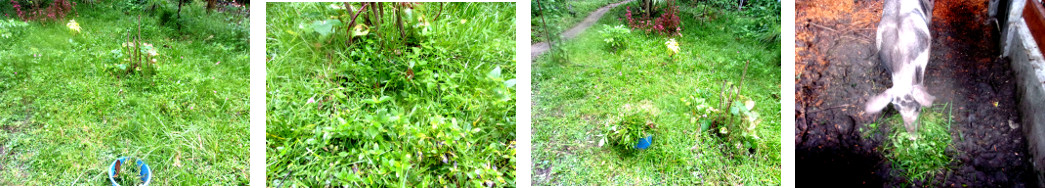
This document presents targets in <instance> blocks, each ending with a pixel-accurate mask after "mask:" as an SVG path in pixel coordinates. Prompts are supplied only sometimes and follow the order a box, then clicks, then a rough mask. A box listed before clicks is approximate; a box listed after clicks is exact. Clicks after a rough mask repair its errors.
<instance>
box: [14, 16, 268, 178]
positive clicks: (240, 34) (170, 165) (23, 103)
mask: <svg viewBox="0 0 1045 188" xmlns="http://www.w3.org/2000/svg"><path fill="white" fill-rule="evenodd" d="M111 4H116V3H111ZM203 7H204V5H202V4H191V5H186V7H185V10H183V12H182V17H183V18H182V19H183V20H182V22H181V23H182V24H183V25H182V29H181V31H179V30H177V29H175V28H173V27H171V26H160V25H159V21H158V18H157V17H155V16H152V14H151V13H144V15H143V16H142V25H141V28H142V29H141V30H142V31H141V33H142V42H145V43H150V44H153V45H154V46H155V48H156V51H157V53H158V55H157V56H154V57H153V58H155V59H156V62H157V63H156V64H155V74H154V75H151V76H148V75H145V74H138V73H132V74H126V73H125V72H122V71H114V67H116V66H119V64H126V62H127V60H126V56H123V55H125V53H124V52H122V51H120V50H123V49H124V48H123V47H122V46H121V44H123V43H124V42H128V41H127V40H125V39H126V37H127V32H129V31H132V28H134V29H133V30H134V31H135V32H137V27H138V24H137V23H138V21H137V20H138V15H137V14H133V15H125V14H124V11H120V10H119V8H115V7H114V6H111V5H109V3H101V2H99V3H94V4H81V5H78V6H77V12H78V13H79V14H78V15H74V14H70V16H69V19H75V20H76V22H78V23H79V26H80V27H81V28H82V31H81V32H80V33H75V32H73V31H71V30H70V28H69V27H67V26H66V23H67V22H68V19H66V20H62V21H56V22H43V23H41V22H37V21H31V22H29V23H28V24H27V25H24V26H14V27H12V26H10V25H7V26H6V27H3V26H0V33H2V32H5V31H6V32H8V33H9V34H11V35H10V36H8V37H0V185H90V186H103V185H110V183H109V180H108V179H107V175H106V173H107V171H108V167H109V165H110V163H112V161H113V160H115V159H116V158H117V157H121V156H130V157H134V158H139V159H142V160H144V161H145V162H147V163H148V164H149V166H150V167H151V168H152V173H153V178H152V182H151V184H150V185H246V184H247V183H248V179H249V176H250V175H249V169H248V160H247V159H248V158H249V156H248V155H249V154H248V148H249V137H248V135H249V133H248V127H249V124H248V115H247V111H248V109H249V107H248V100H247V99H248V93H249V89H248V75H249V71H248V70H249V62H248V59H249V57H248V53H247V52H248V50H249V47H248V46H247V43H248V42H247V37H246V36H247V35H246V31H247V30H246V28H247V27H248V25H249V23H248V21H247V20H248V19H247V18H246V17H245V16H244V15H243V14H234V13H224V12H217V13H210V14H206V13H205V10H204V9H203ZM168 8H174V7H168ZM0 20H3V21H0V22H6V23H8V24H11V23H22V22H21V21H17V18H12V17H0ZM219 62H220V63H219Z"/></svg>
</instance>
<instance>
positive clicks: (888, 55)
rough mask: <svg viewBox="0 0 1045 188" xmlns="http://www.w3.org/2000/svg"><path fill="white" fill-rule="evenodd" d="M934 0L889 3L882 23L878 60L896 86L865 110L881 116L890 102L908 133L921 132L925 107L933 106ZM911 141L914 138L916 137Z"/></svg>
mask: <svg viewBox="0 0 1045 188" xmlns="http://www.w3.org/2000/svg"><path fill="white" fill-rule="evenodd" d="M932 7H933V1H932V0H886V1H885V5H884V8H883V11H882V20H881V21H880V22H879V23H878V31H877V35H876V41H875V47H876V48H877V50H878V59H879V60H880V61H881V63H882V65H884V66H885V68H886V70H887V71H889V73H890V75H891V76H892V81H893V84H892V87H890V88H889V89H886V90H885V92H882V93H880V94H878V95H875V96H874V97H872V98H871V99H869V100H868V101H867V104H866V106H865V108H864V111H865V112H867V113H871V114H874V113H878V112H880V111H881V110H882V109H884V108H885V107H886V106H888V105H889V104H890V103H892V104H893V107H894V108H896V109H897V110H898V111H900V115H901V116H903V122H904V127H905V128H906V129H907V132H908V133H912V134H913V133H915V131H916V130H917V129H918V126H917V124H916V121H917V120H918V114H919V113H920V112H921V108H922V107H928V106H930V105H932V103H933V100H935V97H933V96H932V95H930V94H929V93H928V92H927V90H926V88H925V85H923V83H924V81H925V80H924V77H925V68H926V65H928V63H929V50H930V45H931V41H932V35H931V34H930V33H929V25H930V23H931V20H932ZM911 139H914V138H913V137H912V138H911Z"/></svg>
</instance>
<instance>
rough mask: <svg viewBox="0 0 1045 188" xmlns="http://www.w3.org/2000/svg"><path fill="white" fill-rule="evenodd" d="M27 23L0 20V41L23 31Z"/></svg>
mask: <svg viewBox="0 0 1045 188" xmlns="http://www.w3.org/2000/svg"><path fill="white" fill-rule="evenodd" d="M25 26H29V23H25V22H23V21H16V20H0V40H3V39H7V38H11V37H12V36H16V35H18V34H19V33H21V32H22V31H23V30H25Z"/></svg>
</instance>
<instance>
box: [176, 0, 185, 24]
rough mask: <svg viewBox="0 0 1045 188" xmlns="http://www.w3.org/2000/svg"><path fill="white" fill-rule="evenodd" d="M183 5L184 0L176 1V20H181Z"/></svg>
mask: <svg viewBox="0 0 1045 188" xmlns="http://www.w3.org/2000/svg"><path fill="white" fill-rule="evenodd" d="M183 4H185V0H178V19H181V5H183Z"/></svg>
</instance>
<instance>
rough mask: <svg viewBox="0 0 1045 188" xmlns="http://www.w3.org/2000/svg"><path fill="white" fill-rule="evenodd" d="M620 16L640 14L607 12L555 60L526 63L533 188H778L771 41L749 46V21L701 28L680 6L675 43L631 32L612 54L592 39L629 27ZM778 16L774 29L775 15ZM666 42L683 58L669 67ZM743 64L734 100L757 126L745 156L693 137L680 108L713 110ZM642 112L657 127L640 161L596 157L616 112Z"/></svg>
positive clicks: (608, 152) (744, 17)
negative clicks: (754, 116) (742, 102)
mask: <svg viewBox="0 0 1045 188" xmlns="http://www.w3.org/2000/svg"><path fill="white" fill-rule="evenodd" d="M766 2H768V1H766ZM772 3H776V2H775V1H773V2H772ZM628 6H631V7H632V9H633V10H634V8H635V7H637V6H638V4H637V2H632V3H628V4H624V5H621V6H619V7H618V8H615V9H614V10H611V11H610V13H607V14H606V16H605V17H603V18H602V19H601V20H600V21H599V22H598V23H597V24H596V25H595V26H593V27H592V28H590V29H589V30H588V31H585V32H584V33H583V34H581V35H580V36H579V37H578V38H576V39H573V40H571V41H568V42H565V43H564V44H563V46H562V48H563V50H562V51H559V52H555V50H553V52H552V53H553V54H547V55H544V56H542V57H540V58H538V59H536V60H535V62H534V63H533V65H532V66H533V70H534V75H533V83H534V87H533V88H534V92H533V95H534V96H533V101H534V104H533V126H532V128H531V131H532V133H533V140H532V144H533V145H532V148H533V152H532V156H533V163H532V165H533V166H532V168H533V171H532V173H533V180H532V182H533V184H534V185H779V184H780V183H781V180H780V176H781V171H780V166H781V159H780V152H781V149H780V147H781V143H780V110H781V109H780V100H781V99H780V90H781V86H780V76H781V75H780V47H779V43H780V41H779V38H777V39H776V40H770V41H768V42H766V41H763V40H760V38H761V37H752V36H761V34H760V33H755V34H753V35H752V34H751V33H749V32H747V31H746V30H745V29H741V28H744V27H745V26H748V25H753V24H755V22H757V21H755V20H757V19H758V18H757V17H756V16H751V14H750V13H749V12H728V11H727V12H722V11H715V10H712V11H710V12H711V14H714V16H711V18H709V19H705V17H700V16H698V15H701V14H703V13H702V12H701V11H703V10H702V9H698V8H695V6H693V5H691V4H686V5H681V8H680V13H679V16H680V17H681V18H682V25H683V30H682V37H678V36H662V35H657V34H649V35H647V34H644V32H642V31H639V30H632V31H631V33H630V34H627V41H626V42H625V43H626V46H627V47H626V48H625V49H623V50H620V51H617V52H611V51H610V50H607V47H606V42H605V41H604V38H602V35H601V34H600V32H599V31H601V30H603V29H604V28H607V27H614V26H617V25H622V24H623V25H625V27H627V25H626V24H627V23H625V22H626V21H621V19H618V18H621V17H622V16H623V15H624V9H625V7H628ZM776 7H779V5H776ZM776 14H777V15H776V18H775V19H776V20H775V21H776V22H779V10H776ZM625 20H626V19H625ZM770 28H772V27H770ZM776 28H777V29H778V28H779V26H777V27H776ZM770 33H772V32H770ZM777 33H779V31H777ZM777 35H778V34H777ZM671 38H674V39H675V40H676V41H677V42H678V43H679V46H680V48H681V50H680V52H679V54H678V55H675V57H669V55H668V54H667V53H666V51H667V50H668V49H667V48H666V47H665V42H666V41H668V40H669V39H671ZM554 53H566V54H565V55H563V54H554ZM555 56H561V57H565V58H566V60H565V61H557V60H556V58H552V57H555ZM748 61H749V62H750V65H749V66H750V67H748V68H747V76H746V78H743V79H744V81H743V89H742V91H741V92H740V95H743V96H745V97H746V98H749V99H751V100H753V101H754V103H755V105H754V108H753V111H755V112H757V113H759V114H761V117H760V118H761V120H762V121H761V123H760V124H758V125H757V127H756V128H755V129H754V130H753V131H752V132H753V134H754V135H756V136H757V137H759V139H757V141H756V143H754V145H755V146H753V147H754V148H755V152H754V153H752V154H747V153H744V152H735V150H734V149H733V148H734V146H735V144H736V143H733V142H729V141H727V140H725V139H723V138H721V137H719V136H716V134H714V133H712V132H702V131H700V130H701V126H700V125H698V124H697V123H695V122H696V121H694V120H696V119H695V118H699V117H692V116H691V115H690V111H689V108H688V107H687V105H686V104H685V103H686V102H685V101H684V100H683V99H688V100H686V101H692V99H694V98H702V99H705V100H707V104H709V105H711V106H713V107H716V108H718V107H717V104H718V103H719V102H720V100H721V99H720V98H719V97H718V96H719V92H720V91H721V90H722V84H723V81H729V82H731V83H733V84H737V83H740V81H741V79H742V78H741V76H742V74H743V73H742V72H743V70H744V67H745V62H748ZM642 104H650V105H652V107H653V108H654V109H657V110H655V113H654V115H655V117H656V118H653V119H651V121H652V122H653V123H654V124H656V127H657V128H655V129H654V131H653V135H654V137H653V144H652V146H651V147H650V148H649V149H646V150H639V151H628V150H624V149H620V148H615V147H611V146H609V145H605V146H601V147H600V143H599V142H600V140H601V139H602V137H603V136H605V135H604V134H603V133H604V130H605V129H606V127H607V126H609V125H612V124H615V123H616V121H617V120H616V119H619V118H620V117H618V112H620V111H622V109H623V108H624V107H623V106H626V105H628V106H636V105H642ZM715 132H718V131H717V130H716V131H715ZM733 132H734V134H736V133H735V132H739V131H738V130H733Z"/></svg>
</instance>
